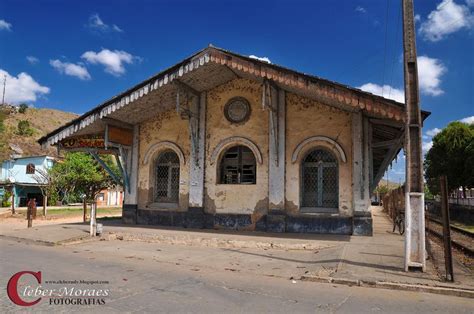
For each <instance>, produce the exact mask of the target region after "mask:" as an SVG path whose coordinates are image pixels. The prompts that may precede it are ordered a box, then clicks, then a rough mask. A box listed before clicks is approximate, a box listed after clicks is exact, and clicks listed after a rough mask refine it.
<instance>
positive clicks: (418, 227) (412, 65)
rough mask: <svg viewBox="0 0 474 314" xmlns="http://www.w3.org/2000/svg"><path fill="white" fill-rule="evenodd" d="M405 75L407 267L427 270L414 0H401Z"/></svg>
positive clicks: (406, 268)
mask: <svg viewBox="0 0 474 314" xmlns="http://www.w3.org/2000/svg"><path fill="white" fill-rule="evenodd" d="M402 12H403V61H404V78H405V104H406V121H405V122H406V124H405V152H406V187H405V188H406V189H405V227H406V228H405V229H406V231H405V271H409V270H421V271H424V270H425V266H426V261H425V211H424V210H425V194H424V189H423V159H422V148H421V128H422V119H421V111H420V95H419V88H418V66H417V60H416V40H415V22H414V9H413V0H402Z"/></svg>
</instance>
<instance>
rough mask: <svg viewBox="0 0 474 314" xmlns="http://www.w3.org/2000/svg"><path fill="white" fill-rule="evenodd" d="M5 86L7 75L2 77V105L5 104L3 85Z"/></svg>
mask: <svg viewBox="0 0 474 314" xmlns="http://www.w3.org/2000/svg"><path fill="white" fill-rule="evenodd" d="M6 86H7V75H6V74H5V75H4V77H3V96H2V106H3V105H5V87H6Z"/></svg>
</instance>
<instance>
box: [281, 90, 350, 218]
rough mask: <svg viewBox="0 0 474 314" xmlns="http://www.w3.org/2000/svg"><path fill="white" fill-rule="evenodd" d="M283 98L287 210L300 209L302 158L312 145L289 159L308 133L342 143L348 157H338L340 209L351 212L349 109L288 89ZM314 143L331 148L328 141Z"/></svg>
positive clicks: (288, 211) (293, 212)
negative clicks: (285, 102)
mask: <svg viewBox="0 0 474 314" xmlns="http://www.w3.org/2000/svg"><path fill="white" fill-rule="evenodd" d="M286 101H287V112H286V115H287V116H286V117H287V121H286V123H287V124H286V134H287V137H286V166H287V167H286V212H287V213H288V214H290V215H297V214H298V213H299V204H300V169H301V168H300V165H301V160H302V159H304V157H305V156H306V154H307V153H308V152H309V151H310V150H311V148H314V146H312V147H306V149H304V150H303V151H302V152H301V153H300V154H299V159H298V160H297V161H296V162H295V163H292V161H291V158H292V155H293V152H294V151H295V149H296V147H297V146H298V144H300V143H301V142H302V141H304V140H305V139H307V138H309V137H312V136H327V137H329V138H331V139H333V140H335V141H336V142H338V143H339V145H341V147H342V149H343V150H344V152H345V155H346V158H347V161H346V162H345V163H342V162H341V161H340V160H339V213H340V214H341V215H344V216H348V215H352V151H351V150H352V137H351V127H352V126H351V121H352V120H351V113H349V112H345V111H342V110H340V109H337V108H333V107H329V106H326V105H322V104H320V103H318V102H317V101H314V100H310V99H307V98H304V97H300V96H298V95H295V94H291V93H287V96H286ZM314 145H317V146H320V147H325V148H328V149H329V150H330V151H333V152H334V148H333V147H331V145H330V144H329V143H325V142H321V143H315V144H314ZM334 155H335V156H337V154H336V153H334Z"/></svg>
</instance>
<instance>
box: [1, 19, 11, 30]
mask: <svg viewBox="0 0 474 314" xmlns="http://www.w3.org/2000/svg"><path fill="white" fill-rule="evenodd" d="M1 30H6V31H11V30H12V24H10V23H8V22H7V21H5V20H0V31H1Z"/></svg>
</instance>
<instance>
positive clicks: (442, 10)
mask: <svg viewBox="0 0 474 314" xmlns="http://www.w3.org/2000/svg"><path fill="white" fill-rule="evenodd" d="M472 2H474V1H472V0H469V1H467V3H468V4H469V5H471V3H472ZM473 21H474V16H473V14H472V13H471V11H470V10H469V8H468V7H467V6H465V5H462V4H456V3H455V2H454V1H453V0H443V1H442V2H441V3H440V4H438V6H437V7H436V10H434V11H431V13H430V14H429V15H428V19H427V20H426V21H425V22H423V23H422V24H421V26H420V29H419V31H420V33H421V34H422V35H423V38H424V39H426V40H429V41H439V40H442V39H444V38H445V37H446V36H448V35H449V34H451V33H454V32H457V31H458V30H460V29H462V28H471V27H472V25H473Z"/></svg>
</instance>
